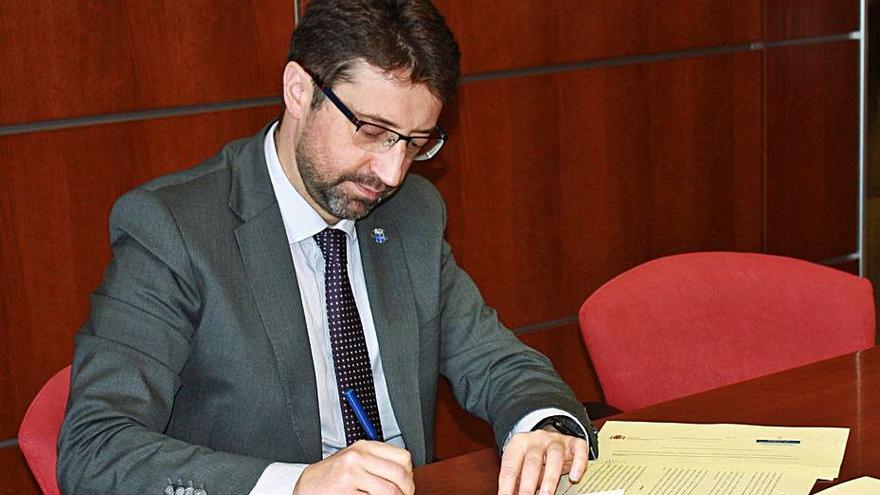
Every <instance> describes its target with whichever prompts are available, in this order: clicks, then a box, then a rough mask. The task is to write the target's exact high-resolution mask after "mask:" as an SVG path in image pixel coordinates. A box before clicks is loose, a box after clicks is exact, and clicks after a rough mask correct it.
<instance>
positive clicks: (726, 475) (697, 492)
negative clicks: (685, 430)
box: [556, 461, 816, 495]
mask: <svg viewBox="0 0 880 495" xmlns="http://www.w3.org/2000/svg"><path fill="white" fill-rule="evenodd" d="M567 481H568V478H567V477H563V479H562V480H561V481H560V483H559V488H558V489H557V490H556V494H557V495H574V494H587V493H593V492H601V491H608V490H612V489H618V490H623V491H624V493H625V494H626V495H710V494H711V495H806V494H808V493H809V492H810V489H811V488H812V487H813V484H814V483H815V481H816V479H815V478H812V477H804V476H801V475H797V474H792V473H787V472H785V471H780V470H768V469H754V468H732V467H731V468H725V467H718V466H694V467H681V466H680V467H673V466H660V465H650V466H649V465H644V464H622V463H614V462H607V461H605V462H593V463H591V464H590V465H589V466H588V467H587V472H586V473H585V474H584V477H583V479H581V481H580V482H579V483H578V484H577V485H571V484H569V483H568V482H567Z"/></svg>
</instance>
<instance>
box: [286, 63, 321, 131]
mask: <svg viewBox="0 0 880 495" xmlns="http://www.w3.org/2000/svg"><path fill="white" fill-rule="evenodd" d="M283 84H284V86H283V91H282V95H283V97H284V106H285V107H286V109H287V113H289V114H291V115H292V116H293V117H294V118H296V119H297V120H300V121H301V120H303V119H304V118H305V116H306V115H307V114H308V111H309V109H310V108H311V105H312V92H313V91H314V87H315V85H314V84H313V83H312V78H311V76H309V75H308V73H306V71H305V69H303V68H302V66H301V65H299V64H298V63H296V62H288V63H287V65H286V66H284V82H283Z"/></svg>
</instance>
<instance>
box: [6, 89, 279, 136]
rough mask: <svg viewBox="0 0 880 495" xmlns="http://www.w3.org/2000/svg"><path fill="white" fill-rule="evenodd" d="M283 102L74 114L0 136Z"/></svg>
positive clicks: (267, 99)
mask: <svg viewBox="0 0 880 495" xmlns="http://www.w3.org/2000/svg"><path fill="white" fill-rule="evenodd" d="M280 104H281V98H279V97H277V96H267V97H264V98H252V99H248V100H236V101H226V102H218V103H205V104H200V105H183V106H179V107H167V108H157V109H151V110H138V111H134V112H120V113H109V114H103V115H90V116H87V117H75V118H70V119H57V120H43V121H37V122H31V123H27V124H13V125H5V126H0V136H11V135H15V134H27V133H35V132H46V131H56V130H61V129H71V128H76V127H88V126H93V125H103V124H121V123H127V122H138V121H142V120H152V119H162V118H168V117H183V116H189V115H198V114H205V113H216V112H225V111H229V110H242V109H247V108H259V107H268V106H274V105H280Z"/></svg>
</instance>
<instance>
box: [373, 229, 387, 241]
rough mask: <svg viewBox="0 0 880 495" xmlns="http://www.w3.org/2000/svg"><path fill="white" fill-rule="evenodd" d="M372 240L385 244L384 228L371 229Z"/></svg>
mask: <svg viewBox="0 0 880 495" xmlns="http://www.w3.org/2000/svg"><path fill="white" fill-rule="evenodd" d="M373 240H374V241H376V244H385V241H387V240H388V238H387V237H386V236H385V229H373Z"/></svg>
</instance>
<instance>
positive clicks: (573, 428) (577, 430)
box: [532, 416, 599, 459]
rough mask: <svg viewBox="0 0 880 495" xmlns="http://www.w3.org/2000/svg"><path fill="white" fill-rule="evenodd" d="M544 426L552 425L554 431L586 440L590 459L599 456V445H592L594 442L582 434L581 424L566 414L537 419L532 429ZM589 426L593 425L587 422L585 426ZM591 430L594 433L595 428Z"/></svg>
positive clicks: (594, 436)
mask: <svg viewBox="0 0 880 495" xmlns="http://www.w3.org/2000/svg"><path fill="white" fill-rule="evenodd" d="M545 426H552V427H553V428H554V429H555V430H556V431H558V432H559V433H562V434H563V435H568V436H571V437H577V438H582V439H584V440H586V441H587V444H588V447H589V449H590V459H598V458H599V446H598V445H594V443H595V442H594V441H592V439H590V438H587V437H586V436H585V435H584V431H583V429H581V426H580V425H579V424H578V423H577V421H575V420H573V419H571V418H569V417H568V416H550V417H547V418H544V419H542V420H541V421H539V422H538V424H536V425H535V426H534V427H533V428H532V431H535V430H540V429H541V428H544V427H545ZM590 427H593V425H592V424H589V423H588V424H587V428H590ZM593 431H594V433H595V428H594V429H593ZM592 438H596V435H595V434H594V435H593V436H592Z"/></svg>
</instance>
